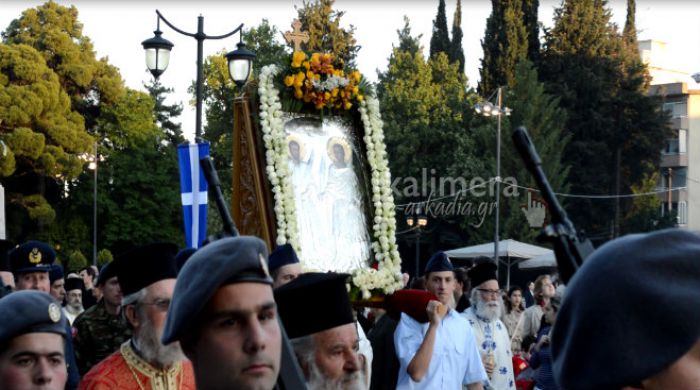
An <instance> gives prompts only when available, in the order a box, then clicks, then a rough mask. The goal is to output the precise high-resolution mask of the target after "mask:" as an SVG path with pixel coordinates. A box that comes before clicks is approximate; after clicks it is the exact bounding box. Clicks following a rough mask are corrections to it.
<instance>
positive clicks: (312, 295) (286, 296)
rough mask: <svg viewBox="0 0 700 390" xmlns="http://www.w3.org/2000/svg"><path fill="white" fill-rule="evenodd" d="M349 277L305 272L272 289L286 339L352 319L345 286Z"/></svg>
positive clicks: (345, 322) (318, 330) (332, 326)
mask: <svg viewBox="0 0 700 390" xmlns="http://www.w3.org/2000/svg"><path fill="white" fill-rule="evenodd" d="M349 276H350V275H348V274H337V273H320V272H309V273H305V274H301V275H299V277H298V278H296V279H294V280H292V281H291V282H289V283H287V284H285V285H283V286H281V287H278V288H276V289H275V302H277V312H278V313H279V316H280V319H281V320H282V324H283V325H284V330H285V331H286V332H287V336H289V338H290V339H294V338H297V337H303V336H308V335H311V334H314V333H318V332H322V331H324V330H327V329H332V328H335V327H337V326H340V325H345V324H350V323H353V322H354V321H355V319H354V317H353V315H352V307H351V306H350V298H349V297H348V290H347V287H346V286H345V284H346V282H347V279H348V277H349ZM319 308H321V309H320V310H319Z"/></svg>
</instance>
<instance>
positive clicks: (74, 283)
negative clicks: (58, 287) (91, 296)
mask: <svg viewBox="0 0 700 390" xmlns="http://www.w3.org/2000/svg"><path fill="white" fill-rule="evenodd" d="M64 288H65V289H66V292H68V291H71V290H81V291H85V283H83V279H81V278H68V279H66V284H65V286H64Z"/></svg>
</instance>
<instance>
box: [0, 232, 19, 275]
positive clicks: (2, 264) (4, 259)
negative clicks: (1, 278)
mask: <svg viewBox="0 0 700 390" xmlns="http://www.w3.org/2000/svg"><path fill="white" fill-rule="evenodd" d="M14 247H15V244H14V243H13V242H12V241H10V240H0V271H5V272H12V268H10V251H11V250H12V248H14Z"/></svg>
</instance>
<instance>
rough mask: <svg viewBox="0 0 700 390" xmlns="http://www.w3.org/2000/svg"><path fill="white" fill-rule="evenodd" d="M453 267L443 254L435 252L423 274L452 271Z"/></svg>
mask: <svg viewBox="0 0 700 390" xmlns="http://www.w3.org/2000/svg"><path fill="white" fill-rule="evenodd" d="M454 270H455V269H454V267H453V266H452V263H451V262H450V259H449V258H448V257H447V254H445V252H437V253H435V254H434V255H433V257H431V258H430V260H428V264H427V265H426V266H425V274H429V273H431V272H441V271H454Z"/></svg>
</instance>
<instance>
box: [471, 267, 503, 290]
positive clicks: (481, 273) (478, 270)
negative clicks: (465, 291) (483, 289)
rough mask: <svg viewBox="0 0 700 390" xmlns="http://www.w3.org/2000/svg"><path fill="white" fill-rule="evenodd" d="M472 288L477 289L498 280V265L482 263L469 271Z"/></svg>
mask: <svg viewBox="0 0 700 390" xmlns="http://www.w3.org/2000/svg"><path fill="white" fill-rule="evenodd" d="M467 275H468V276H469V280H470V281H471V283H472V287H476V286H478V285H480V284H481V283H484V282H485V281H487V280H498V279H497V278H496V264H495V263H492V262H490V261H489V262H487V263H480V264H477V265H476V266H474V267H473V268H471V269H470V270H469V271H467Z"/></svg>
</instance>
